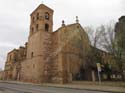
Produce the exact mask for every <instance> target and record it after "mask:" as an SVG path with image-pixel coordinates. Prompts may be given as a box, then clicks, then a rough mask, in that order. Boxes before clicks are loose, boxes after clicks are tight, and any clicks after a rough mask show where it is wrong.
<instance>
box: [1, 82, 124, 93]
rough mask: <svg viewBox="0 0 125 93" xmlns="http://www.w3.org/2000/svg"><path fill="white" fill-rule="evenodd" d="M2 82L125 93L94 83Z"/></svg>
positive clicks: (112, 87)
mask: <svg viewBox="0 0 125 93" xmlns="http://www.w3.org/2000/svg"><path fill="white" fill-rule="evenodd" d="M0 82H5V83H14V84H27V85H37V86H44V87H56V88H68V89H83V90H90V91H103V92H113V93H125V87H117V86H106V85H98V84H93V83H92V82H73V83H70V84H50V83H47V84H33V83H24V82H18V81H0Z"/></svg>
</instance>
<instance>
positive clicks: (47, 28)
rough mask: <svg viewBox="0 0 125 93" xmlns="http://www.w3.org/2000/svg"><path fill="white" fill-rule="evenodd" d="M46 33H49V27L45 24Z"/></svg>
mask: <svg viewBox="0 0 125 93" xmlns="http://www.w3.org/2000/svg"><path fill="white" fill-rule="evenodd" d="M45 31H47V32H48V31H49V25H48V24H45Z"/></svg>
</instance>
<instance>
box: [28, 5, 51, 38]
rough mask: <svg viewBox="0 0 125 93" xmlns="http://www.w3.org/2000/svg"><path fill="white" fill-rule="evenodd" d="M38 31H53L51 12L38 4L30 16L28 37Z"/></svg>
mask: <svg viewBox="0 0 125 93" xmlns="http://www.w3.org/2000/svg"><path fill="white" fill-rule="evenodd" d="M38 31H45V32H52V31H53V10H52V9H50V8H49V7H47V6H46V5H44V4H40V5H39V6H38V7H37V8H36V9H35V10H34V11H33V12H32V14H31V24H30V36H32V35H34V33H36V32H38Z"/></svg>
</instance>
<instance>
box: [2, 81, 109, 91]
mask: <svg viewBox="0 0 125 93" xmlns="http://www.w3.org/2000/svg"><path fill="white" fill-rule="evenodd" d="M0 93H110V92H101V91H92V90H79V89H67V88H55V87H43V86H36V85H26V84H14V83H0Z"/></svg>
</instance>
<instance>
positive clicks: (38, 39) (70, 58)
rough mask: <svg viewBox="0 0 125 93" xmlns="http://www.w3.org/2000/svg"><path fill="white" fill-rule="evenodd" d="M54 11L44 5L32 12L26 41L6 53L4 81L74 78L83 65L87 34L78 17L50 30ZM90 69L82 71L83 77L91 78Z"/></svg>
mask: <svg viewBox="0 0 125 93" xmlns="http://www.w3.org/2000/svg"><path fill="white" fill-rule="evenodd" d="M53 12H54V11H53V10H52V9H51V8H49V7H47V6H46V5H44V4H41V5H39V6H38V7H37V8H36V9H35V11H33V12H32V14H31V23H30V32H29V37H28V42H26V44H25V46H24V47H20V48H19V49H14V50H12V51H11V52H9V53H8V55H7V60H6V64H5V71H4V79H5V80H19V81H25V82H33V83H46V82H53V83H67V82H71V81H72V80H73V79H75V77H76V76H77V75H78V74H79V73H80V68H81V67H83V68H86V60H85V55H86V54H87V51H88V50H89V47H90V41H89V38H88V35H87V34H86V33H85V31H84V29H83V28H82V26H81V25H80V24H79V23H78V19H77V20H76V23H74V24H70V25H65V23H64V21H62V26H61V27H60V28H59V29H58V30H56V31H54V32H53ZM81 34H82V37H81ZM89 71H90V70H87V71H84V72H85V75H84V78H85V79H86V80H91V77H90V74H91V71H90V73H89Z"/></svg>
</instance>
